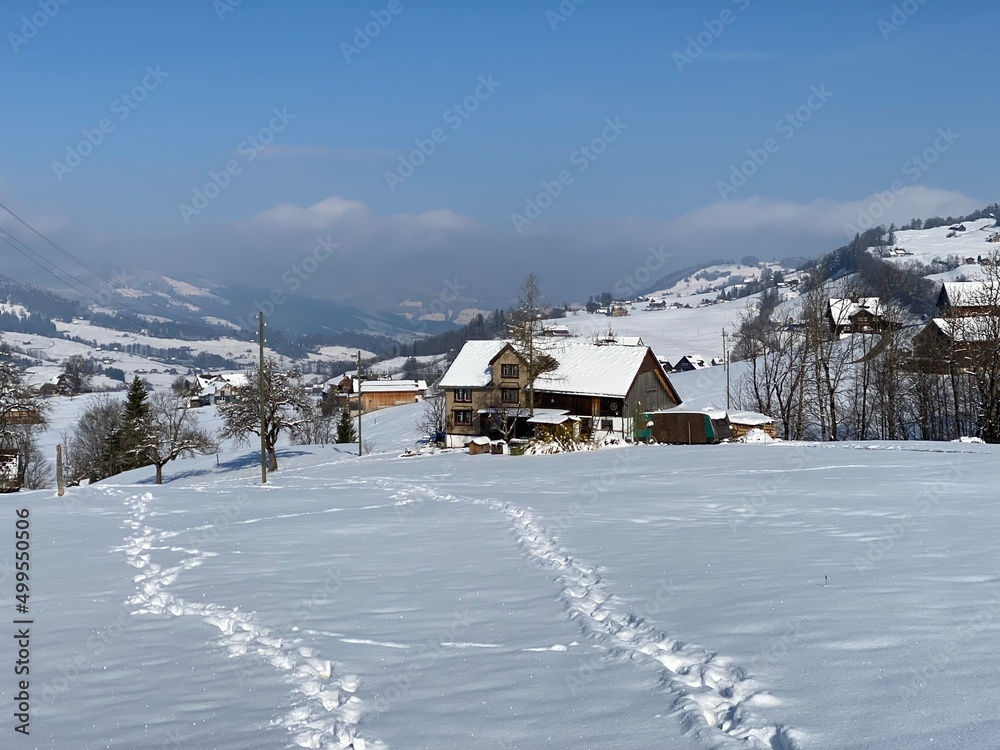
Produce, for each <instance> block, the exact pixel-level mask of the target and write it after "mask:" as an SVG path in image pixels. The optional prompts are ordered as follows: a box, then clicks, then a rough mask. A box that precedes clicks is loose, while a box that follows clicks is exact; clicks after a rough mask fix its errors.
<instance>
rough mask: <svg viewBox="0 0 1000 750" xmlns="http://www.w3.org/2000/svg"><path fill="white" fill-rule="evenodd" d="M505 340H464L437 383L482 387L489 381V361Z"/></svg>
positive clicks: (490, 375)
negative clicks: (460, 348) (446, 370)
mask: <svg viewBox="0 0 1000 750" xmlns="http://www.w3.org/2000/svg"><path fill="white" fill-rule="evenodd" d="M507 343H508V342H506V341H499V340H493V341H466V342H465V346H463V347H462V351H460V352H459V353H458V356H457V357H455V361H454V362H452V363H451V367H449V368H448V372H446V373H445V374H444V377H443V378H441V382H440V383H439V384H438V385H439V387H441V388H483V387H485V386H488V385H489V384H490V382H491V378H492V372H491V370H490V361H491V360H492V359H493V358H494V357H495V356H496V355H497V354H499V353H500V350H501V349H503V348H504V347H505V346H507Z"/></svg>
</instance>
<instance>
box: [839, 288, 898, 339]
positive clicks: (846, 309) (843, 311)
mask: <svg viewBox="0 0 1000 750" xmlns="http://www.w3.org/2000/svg"><path fill="white" fill-rule="evenodd" d="M826 317H827V322H828V323H829V324H830V331H831V332H833V333H834V334H836V335H837V336H840V335H843V334H850V333H885V332H887V331H893V330H897V329H899V327H900V325H899V324H898V323H894V322H893V321H890V320H888V319H887V318H886V317H885V308H884V307H883V306H882V302H881V301H880V300H879V298H878V297H844V298H838V297H831V298H830V301H829V302H828V304H827V308H826Z"/></svg>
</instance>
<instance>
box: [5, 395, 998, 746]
mask: <svg viewBox="0 0 1000 750" xmlns="http://www.w3.org/2000/svg"><path fill="white" fill-rule="evenodd" d="M419 410H420V407H419V406H413V407H400V408H397V409H393V410H388V411H384V412H378V413H375V414H371V415H369V416H368V417H367V421H366V424H365V432H366V436H368V437H371V438H372V439H373V440H374V442H375V451H376V453H375V454H373V455H368V456H365V457H363V458H359V457H357V456H356V455H354V453H353V451H350V450H347V449H346V447H341V448H333V447H326V448H320V447H312V448H301V447H294V446H288V447H286V448H284V449H283V450H282V451H281V454H280V462H281V468H280V470H279V471H278V472H276V473H274V474H272V475H271V477H270V478H269V481H268V483H267V484H266V485H264V486H261V485H260V478H259V473H258V472H259V469H258V465H257V456H256V455H255V454H253V453H252V452H249V451H235V452H234V451H229V452H226V453H223V454H222V455H221V456H220V457H219V458H218V465H217V459H216V457H215V456H212V457H206V458H200V459H194V460H189V461H179V462H175V463H173V464H170V465H168V467H167V470H166V480H167V483H166V484H164V485H162V486H156V485H154V484H152V471H151V470H138V471H135V472H131V473H130V474H126V475H122V476H120V477H116V478H114V479H111V480H107V481H104V482H101V483H98V484H97V485H94V486H92V487H85V488H71V489H70V490H68V492H67V494H66V496H65V497H64V498H57V497H55V493H54V492H53V491H39V492H22V493H19V494H16V495H8V496H5V498H4V504H5V505H6V506H7V507H6V509H5V510H4V511H3V512H2V513H0V539H2V540H6V541H4V542H0V563H2V568H0V571H2V572H0V579H2V582H0V589H2V591H3V594H2V596H0V607H2V608H4V610H5V611H6V615H7V617H6V621H7V622H8V623H10V622H11V621H12V620H13V619H14V618H15V617H17V615H16V614H15V612H14V604H15V600H14V585H15V584H14V578H13V576H14V573H13V570H12V564H13V556H14V525H15V520H16V519H15V509H16V508H21V507H27V508H29V509H30V519H31V539H32V546H31V598H30V617H31V618H32V619H33V620H34V624H33V625H32V642H31V664H30V666H31V674H30V681H31V687H30V693H31V727H30V730H31V734H30V736H29V737H23V736H21V735H17V734H15V733H14V731H13V728H14V725H15V720H14V718H13V717H12V711H11V710H10V707H12V706H13V705H14V702H13V701H14V695H15V687H16V686H15V682H14V680H15V676H14V674H13V669H12V668H10V667H6V668H5V669H4V670H3V672H4V673H5V674H6V677H4V678H3V679H0V694H2V696H3V700H4V701H5V702H6V705H7V706H8V707H9V709H8V711H7V714H6V715H7V719H6V720H5V724H6V726H5V727H4V728H3V729H2V731H3V732H5V733H6V739H5V740H4V741H3V747H26V748H27V747H31V748H74V749H76V748H80V749H81V750H82V749H87V748H128V749H130V750H134V749H138V748H164V747H177V748H199V749H202V748H241V749H242V748H268V749H270V748H284V747H288V748H295V747H306V748H326V747H349V746H351V744H352V743H353V746H354V747H355V748H368V750H371V748H379V747H388V748H412V749H430V748H477V749H478V748H484V749H496V750H511V749H513V748H537V747H545V748H567V749H569V748H572V749H573V750H577V749H578V748H606V747H615V748H651V747H663V748H683V749H687V748H753V747H758V748H784V749H785V750H787V749H788V748H838V749H854V748H857V749H860V748H915V747H919V748H973V747H975V748H986V747H992V746H995V743H996V740H995V738H996V737H997V736H998V734H1000V720H998V719H997V717H996V711H995V702H996V701H995V695H994V693H993V690H992V687H991V686H992V676H993V673H994V672H995V671H996V669H997V668H998V666H1000V653H998V648H997V645H996V644H997V642H998V634H1000V622H998V614H1000V585H998V582H1000V567H998V566H1000V547H998V545H997V543H996V540H997V538H998V532H1000V507H998V506H997V504H996V503H995V502H994V499H995V497H996V495H995V494H994V493H995V484H996V478H997V457H998V452H997V450H996V449H995V448H994V447H992V446H984V445H975V444H958V443H955V444H930V443H880V444H826V445H816V444H790V443H788V444H783V443H776V444H770V445H722V446H695V447H686V446H684V447H680V446H636V447H624V448H609V449H605V450H600V451H596V452H585V453H578V454H563V455H550V456H524V457H513V456H468V455H466V454H463V453H460V452H444V453H436V454H429V455H416V456H409V457H400V453H401V452H402V450H403V449H404V448H406V447H410V446H412V445H413V442H414V440H415V439H416V438H417V437H418V435H417V432H416V429H415V427H414V423H415V421H416V418H417V415H418V414H419ZM991 487H993V489H991ZM6 629H7V631H8V632H7V633H5V634H4V636H5V637H3V638H2V639H0V641H2V642H3V643H4V646H3V647H2V648H0V658H2V659H3V660H4V662H5V663H6V664H7V665H13V663H14V660H15V658H16V654H15V642H14V639H13V638H12V637H11V636H13V634H14V632H15V630H14V626H13V625H7V626H6Z"/></svg>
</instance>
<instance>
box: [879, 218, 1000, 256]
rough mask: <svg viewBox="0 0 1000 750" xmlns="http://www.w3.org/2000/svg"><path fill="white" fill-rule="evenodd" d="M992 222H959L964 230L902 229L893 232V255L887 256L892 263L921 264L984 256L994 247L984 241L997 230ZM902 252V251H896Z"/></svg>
mask: <svg viewBox="0 0 1000 750" xmlns="http://www.w3.org/2000/svg"><path fill="white" fill-rule="evenodd" d="M994 223H995V221H994V220H993V219H977V220H976V221H967V222H962V223H961V225H962V226H964V227H965V231H952V230H951V228H950V227H949V226H943V227H934V228H933V229H904V230H899V231H897V232H896V245H895V247H896V248H897V252H896V253H895V254H893V255H892V256H890V257H888V258H887V260H889V261H891V262H893V263H905V262H906V261H908V260H918V261H920V262H921V263H924V264H927V265H929V264H931V263H933V262H934V261H936V260H937V261H947V260H948V259H949V258H950V257H953V256H954V257H957V258H960V259H961V260H963V261H964V260H965V259H966V258H978V257H979V256H983V257H986V256H988V255H989V254H990V253H991V252H992V251H993V250H995V249H997V247H998V245H997V244H994V243H991V242H988V240H989V239H990V238H992V237H993V236H994V235H995V234H997V232H998V231H1000V230H998V229H996V228H995V227H994V226H993V225H994ZM900 251H902V252H900Z"/></svg>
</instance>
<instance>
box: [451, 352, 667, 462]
mask: <svg viewBox="0 0 1000 750" xmlns="http://www.w3.org/2000/svg"><path fill="white" fill-rule="evenodd" d="M544 352H545V353H546V354H547V355H549V356H551V357H553V358H554V360H555V362H556V363H557V366H556V368H555V369H554V370H552V371H551V372H548V373H545V374H544V375H542V376H540V377H539V378H538V379H537V380H536V382H535V384H534V400H535V404H534V407H535V408H534V414H532V413H531V412H532V409H531V408H530V406H529V403H528V398H529V396H528V389H527V385H528V381H527V371H526V370H527V367H526V364H525V361H524V359H523V358H522V357H521V355H520V354H518V352H517V351H516V350H515V349H514V347H513V345H512V344H511V343H510V342H507V341H469V342H467V343H466V344H465V346H463V347H462V350H461V351H460V352H459V354H458V356H457V357H456V358H455V361H454V362H453V363H452V366H451V367H450V368H449V369H448V372H447V373H445V375H444V378H443V379H442V380H441V383H440V384H439V387H440V388H441V389H442V390H443V391H444V394H445V409H446V413H447V439H446V442H447V445H448V447H452V448H457V447H463V446H464V445H466V444H467V443H468V442H469V441H470V440H471V439H472V438H474V437H480V436H485V437H490V438H497V437H502V436H503V435H504V433H507V434H509V435H511V436H516V437H520V436H523V435H526V434H530V433H531V432H532V431H533V429H534V426H535V425H538V424H545V425H550V426H551V425H553V424H559V423H563V422H568V421H572V422H574V423H575V424H574V425H573V429H574V432H576V431H577V430H578V434H579V435H580V436H581V437H582V438H584V439H587V438H590V437H592V436H594V435H600V434H602V433H620V434H623V435H624V434H626V433H627V432H628V431H629V430H630V429H631V421H632V418H633V416H634V415H635V414H638V413H640V412H648V411H656V410H661V409H669V408H672V407H674V406H677V405H678V404H680V402H681V399H680V396H678V395H677V391H676V390H675V389H674V387H673V385H672V384H671V383H670V380H669V379H668V378H667V375H666V373H665V372H664V371H663V368H662V367H661V366H660V363H659V362H658V361H657V359H656V357H655V356H654V355H653V352H652V350H650V348H649V347H646V346H623V345H620V344H602V345H598V344H594V343H592V342H584V341H579V340H563V341H551V342H549V343H547V345H545V347H544ZM532 420H534V421H532Z"/></svg>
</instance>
